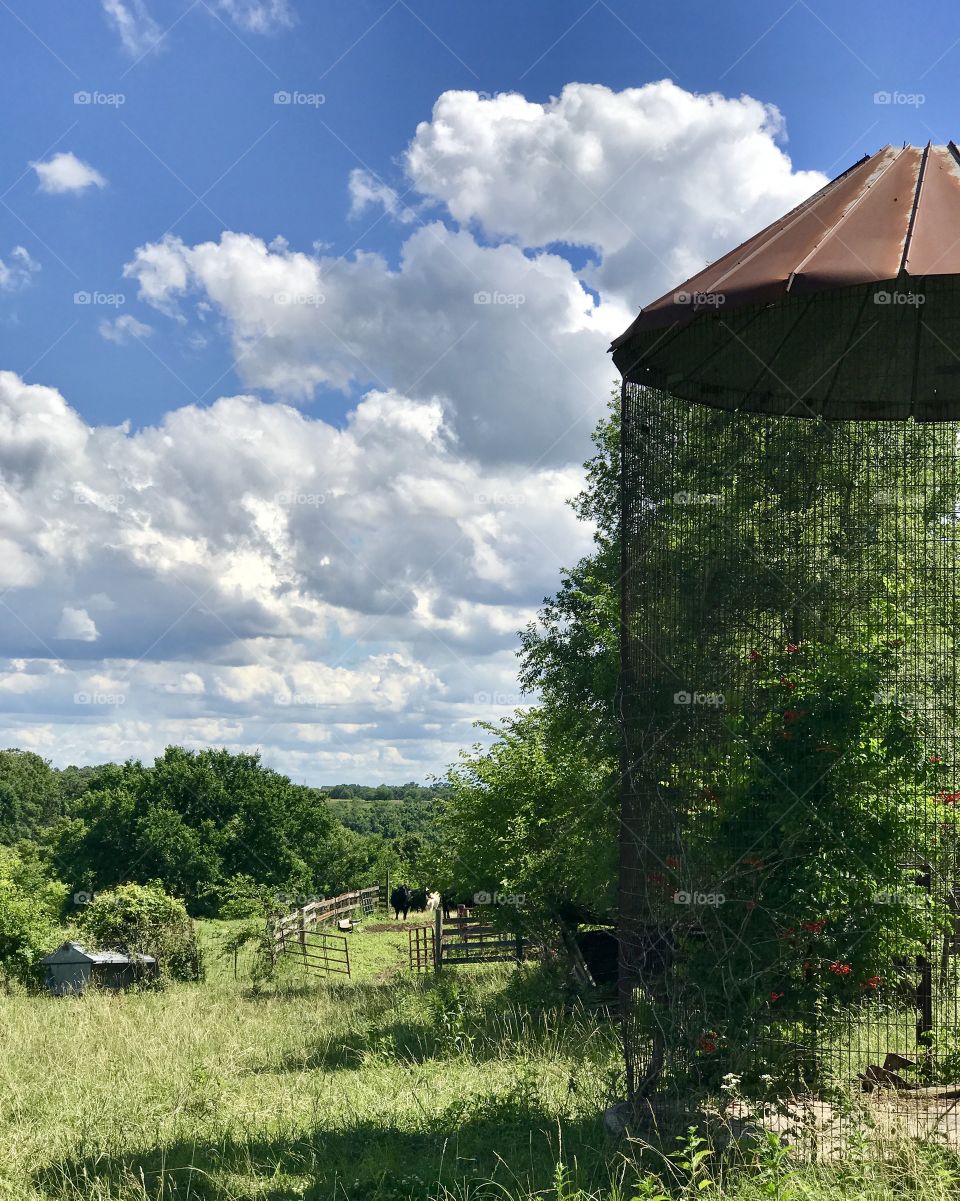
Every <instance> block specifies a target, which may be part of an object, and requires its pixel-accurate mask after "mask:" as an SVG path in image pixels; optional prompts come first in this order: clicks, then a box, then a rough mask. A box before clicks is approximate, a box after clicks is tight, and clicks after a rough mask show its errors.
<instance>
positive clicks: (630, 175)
mask: <svg viewBox="0 0 960 1201" xmlns="http://www.w3.org/2000/svg"><path fill="white" fill-rule="evenodd" d="M782 138H783V121H782V118H781V116H780V113H779V111H778V110H777V109H776V108H774V107H772V106H771V105H768V104H762V103H761V102H760V101H758V100H753V99H751V98H750V97H749V96H742V97H740V98H739V99H728V98H726V97H724V96H720V95H718V94H711V95H696V94H694V93H691V92H687V91H684V89H682V88H679V87H677V85H676V84H674V83H671V82H670V81H669V80H663V81H660V82H657V83H649V84H646V85H645V86H644V87H640V88H627V89H625V90H624V91H621V92H615V91H612V90H611V89H610V88H606V87H603V86H601V85H599V84H581V83H571V84H568V85H567V86H566V87H565V88H564V89H563V91H562V92H561V93H560V95H559V96H558V97H556V98H555V99H552V100H550V101H549V102H548V103H546V104H539V103H536V102H534V101H530V100H527V99H525V98H524V97H523V96H520V95H517V94H515V93H503V94H501V95H498V96H494V97H481V96H479V95H478V94H477V93H476V92H445V93H444V94H443V95H442V96H441V97H440V98H439V100H438V101H437V103H436V105H435V106H434V110H433V115H432V118H431V120H430V121H425V122H423V123H422V124H421V125H420V126H419V127H418V129H417V132H416V136H415V137H414V139H413V141H412V143H411V145H410V147H409V149H408V151H407V156H406V166H407V170H408V172H409V175H410V178H411V181H412V182H413V183H414V185H415V186H416V187H417V189H418V190H419V191H421V192H423V193H425V194H427V195H430V196H432V197H435V198H437V199H439V200H442V201H443V202H444V203H445V204H446V205H447V207H448V208H449V210H450V213H451V215H452V216H453V217H454V218H455V219H456V220H457V221H459V222H461V223H468V222H476V223H477V224H479V225H480V226H481V227H482V228H483V229H484V231H485V232H486V233H487V234H488V235H490V236H493V237H505V238H511V239H516V240H517V241H518V242H520V243H521V244H523V245H525V246H547V245H550V244H552V243H565V244H569V245H576V246H585V247H590V248H593V249H594V250H596V252H597V254H598V259H599V262H600V266H599V268H598V269H596V270H594V271H592V272H590V273H589V274H590V277H591V279H592V281H593V282H594V283H596V284H597V286H599V287H600V288H601V291H604V292H605V294H609V292H610V291H611V290H615V291H616V292H618V293H619V294H621V295H622V296H623V297H624V298H625V299H627V300H628V302H629V303H631V304H640V303H646V302H647V301H648V300H651V299H653V298H654V297H655V296H657V295H659V294H660V293H662V292H664V291H666V290H667V289H668V288H669V287H670V286H671V285H673V284H676V283H679V282H680V281H681V280H682V279H684V278H686V277H687V276H688V275H690V274H691V273H692V272H693V271H695V270H697V269H699V268H700V267H702V266H703V265H704V263H705V262H708V261H710V260H712V259H714V258H716V257H718V255H720V254H721V253H723V252H724V251H726V250H729V249H730V247H731V246H734V245H736V244H737V242H739V241H741V240H742V239H743V238H745V237H747V236H748V235H749V234H751V233H754V232H756V230H758V229H760V228H761V227H762V226H764V225H766V224H768V223H769V222H770V221H772V220H775V219H776V218H777V217H779V216H780V215H781V214H782V213H783V212H784V211H785V210H786V209H788V208H791V207H792V206H793V205H795V204H797V203H799V202H800V201H801V200H803V199H804V198H805V197H807V196H809V195H810V194H811V193H812V192H814V191H816V190H817V189H818V188H820V187H822V186H823V184H824V183H826V177H825V176H823V175H821V174H820V173H819V172H816V171H794V170H793V168H792V166H791V163H790V159H789V158H788V157H787V155H786V154H785V152H784V151H783V149H782V147H781V145H780V144H779V143H780V142H781V140H782Z"/></svg>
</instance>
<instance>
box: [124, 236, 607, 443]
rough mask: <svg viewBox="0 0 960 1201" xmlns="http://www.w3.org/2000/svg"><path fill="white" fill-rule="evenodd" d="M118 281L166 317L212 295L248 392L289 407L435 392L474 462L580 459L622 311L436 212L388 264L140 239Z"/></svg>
mask: <svg viewBox="0 0 960 1201" xmlns="http://www.w3.org/2000/svg"><path fill="white" fill-rule="evenodd" d="M126 274H127V276H128V277H130V278H134V279H136V280H137V281H138V283H139V288H140V295H141V297H142V298H143V299H144V300H146V301H148V302H149V303H150V304H153V305H154V306H156V307H158V308H160V309H163V310H166V311H170V310H171V306H172V305H174V304H175V303H176V302H178V301H181V300H183V299H185V298H189V297H190V296H191V295H194V294H196V295H198V296H199V297H201V298H202V299H203V300H204V301H206V302H212V303H213V304H214V305H215V306H216V307H217V309H219V310H220V311H221V312H222V313H223V314H224V315H225V316H226V317H227V318H228V320H229V323H230V329H231V331H232V337H233V345H234V354H235V358H236V361H237V364H238V369H239V370H240V372H241V373H242V376H243V378H244V381H245V382H246V383H247V384H248V385H250V386H253V387H260V388H269V389H271V390H272V391H274V392H276V393H278V394H280V395H281V396H284V397H288V398H290V399H295V400H302V399H305V398H307V397H309V396H310V395H311V394H312V392H313V391H314V389H316V388H317V387H319V386H326V387H333V388H342V389H347V388H349V387H350V386H352V385H355V384H356V385H360V386H370V385H377V386H379V387H380V388H396V389H398V390H400V391H402V392H404V393H405V394H407V395H410V396H412V397H414V398H416V399H419V400H427V399H430V398H432V397H439V398H441V401H442V403H443V406H444V411H445V414H446V416H447V420H448V422H449V426H450V430H451V432H452V434H453V435H454V436H455V437H456V438H457V440H458V442H459V444H460V446H461V447H462V449H463V451H464V452H465V453H467V454H470V455H473V456H476V457H480V458H483V459H484V460H486V461H501V460H507V459H510V460H514V461H516V460H526V461H527V462H530V463H534V464H536V463H539V462H548V463H552V464H557V463H564V462H570V461H571V460H574V461H576V460H579V459H580V458H581V457H582V451H583V449H584V448H585V447H586V445H587V435H588V433H589V431H590V429H591V427H592V426H593V424H594V423H595V421H596V419H597V417H598V416H599V414H600V412H601V411H602V408H603V405H604V403H605V399H606V395H607V393H608V391H609V387H610V382H611V378H612V372H611V368H610V364H609V360H608V358H607V355H606V348H607V346H608V344H609V341H610V338H611V336H612V335H613V334H614V333H616V332H619V330H620V329H621V328H622V327H623V326H624V325H625V324H626V322H627V319H628V315H629V314H628V311H627V310H626V309H624V308H622V307H620V306H614V307H613V308H611V307H610V306H603V305H600V304H598V303H597V301H596V300H595V298H594V297H593V296H591V295H590V293H589V292H588V291H587V290H586V289H585V288H584V287H583V285H582V284H581V283H580V281H579V280H578V279H577V276H576V274H575V272H574V271H573V269H572V268H571V266H570V264H569V263H568V262H567V260H566V259H564V258H562V257H560V256H559V255H555V254H546V253H541V254H536V255H526V254H524V252H523V251H522V250H521V249H520V248H519V247H516V246H510V245H503V246H496V247H489V246H482V245H480V244H479V243H478V242H477V241H476V239H475V238H474V237H473V236H472V235H471V234H470V233H467V232H465V231H457V230H450V229H448V228H447V227H446V226H445V225H444V224H443V223H442V222H439V221H437V222H431V223H430V224H427V225H424V226H422V227H421V228H419V229H417V230H415V231H414V232H413V233H412V234H411V235H410V237H409V238H408V239H407V241H406V242H405V243H404V246H403V249H402V254H401V259H400V263H399V266H398V267H397V269H395V270H394V269H391V268H390V266H389V265H388V264H387V262H386V261H385V260H384V259H383V258H382V257H380V256H379V255H374V254H368V253H358V254H357V255H356V256H355V257H354V258H352V259H349V260H345V259H334V258H324V257H313V256H310V255H307V254H304V253H301V252H296V251H291V250H287V249H285V248H283V247H279V248H276V249H271V248H270V247H269V246H267V245H266V244H265V243H264V242H263V241H262V240H260V239H259V238H255V237H253V236H251V235H248V234H237V233H225V234H224V235H223V236H222V237H221V239H220V241H219V242H205V243H201V244H199V245H197V246H188V245H186V244H184V243H183V242H182V241H180V240H179V239H178V238H175V237H168V238H167V239H166V240H165V241H163V242H160V243H152V244H150V245H148V246H144V247H141V248H140V249H139V250H138V251H137V253H136V256H135V257H134V259H133V260H132V262H131V263H130V264H128V266H127V268H126Z"/></svg>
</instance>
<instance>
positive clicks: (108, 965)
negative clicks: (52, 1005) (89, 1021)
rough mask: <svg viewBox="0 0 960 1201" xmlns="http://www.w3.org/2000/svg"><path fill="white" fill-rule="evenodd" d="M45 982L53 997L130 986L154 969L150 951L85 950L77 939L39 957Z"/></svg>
mask: <svg viewBox="0 0 960 1201" xmlns="http://www.w3.org/2000/svg"><path fill="white" fill-rule="evenodd" d="M40 963H41V965H42V966H43V968H44V969H45V970H44V983H45V984H46V986H47V989H48V991H49V992H51V993H52V994H53V995H54V996H56V997H64V996H69V995H71V994H73V993H80V992H83V990H84V989H85V988H88V987H89V986H90V985H91V984H93V985H95V986H97V987H99V988H111V989H121V988H129V986H130V985H131V984H134V983H136V981H138V980H142V979H143V978H144V977H148V978H149V977H151V976H153V975H155V973H156V967H157V961H156V959H154V957H153V956H152V955H124V954H122V953H121V952H120V951H88V950H86V949H85V948H84V947H82V946H80V944H79V943H77V942H65V943H63V944H62V945H61V946H59V947H57V949H56V950H55V951H52V952H51V953H50V954H49V955H47V956H45V957H44V958H43V959H41V961H40Z"/></svg>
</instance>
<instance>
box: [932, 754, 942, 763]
mask: <svg viewBox="0 0 960 1201" xmlns="http://www.w3.org/2000/svg"><path fill="white" fill-rule="evenodd" d="M930 762H931V763H942V762H943V759H942V758H941V757H940V755H931V756H930Z"/></svg>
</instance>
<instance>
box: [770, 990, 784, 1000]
mask: <svg viewBox="0 0 960 1201" xmlns="http://www.w3.org/2000/svg"><path fill="white" fill-rule="evenodd" d="M782 996H783V993H782V992H772V993H771V994H770V1001H771V1003H772V1002H774V1001H779V1000H780V998H781V997H782Z"/></svg>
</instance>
